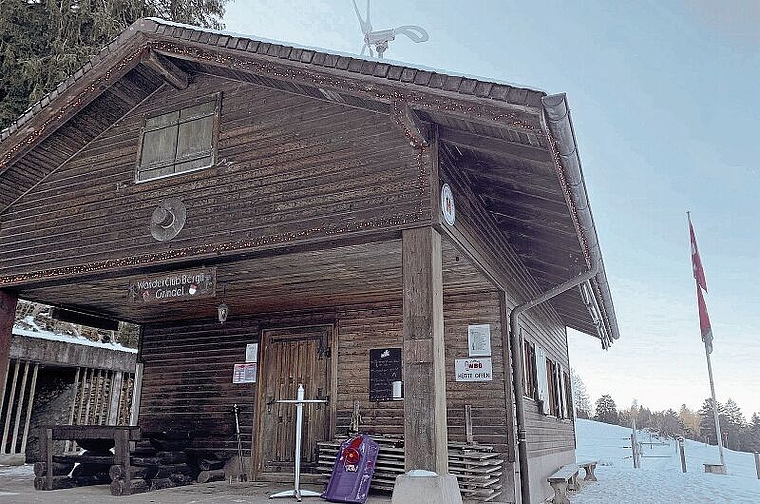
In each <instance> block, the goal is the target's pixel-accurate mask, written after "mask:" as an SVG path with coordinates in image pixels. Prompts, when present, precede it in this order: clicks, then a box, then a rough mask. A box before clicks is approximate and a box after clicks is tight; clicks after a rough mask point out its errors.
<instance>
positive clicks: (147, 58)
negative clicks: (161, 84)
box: [141, 50, 189, 89]
mask: <svg viewBox="0 0 760 504" xmlns="http://www.w3.org/2000/svg"><path fill="white" fill-rule="evenodd" d="M141 62H142V63H143V64H144V65H146V66H147V67H149V68H151V69H152V70H154V71H155V72H156V73H158V74H159V75H160V76H161V77H162V78H163V79H164V80H165V81H166V82H168V83H169V84H171V86H172V87H174V88H175V89H186V88H187V86H188V83H189V77H188V75H187V72H185V71H184V70H182V69H180V68H179V67H178V66H177V65H175V64H174V63H173V62H172V61H171V60H170V59H169V58H167V57H165V56H161V55H160V54H157V53H156V52H155V51H153V50H149V51H145V53H143V56H142V59H141Z"/></svg>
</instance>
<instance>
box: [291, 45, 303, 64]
mask: <svg viewBox="0 0 760 504" xmlns="http://www.w3.org/2000/svg"><path fill="white" fill-rule="evenodd" d="M302 54H303V49H299V48H298V47H294V48H293V50H292V51H290V60H291V61H301V55H302Z"/></svg>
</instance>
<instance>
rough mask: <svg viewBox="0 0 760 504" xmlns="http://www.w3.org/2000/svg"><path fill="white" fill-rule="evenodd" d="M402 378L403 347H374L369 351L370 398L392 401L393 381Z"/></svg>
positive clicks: (375, 400) (377, 400) (378, 400)
mask: <svg viewBox="0 0 760 504" xmlns="http://www.w3.org/2000/svg"><path fill="white" fill-rule="evenodd" d="M400 380H401V349H400V348H373V349H371V350H370V351H369V400H370V401H372V402H380V401H392V400H393V382H394V381H400Z"/></svg>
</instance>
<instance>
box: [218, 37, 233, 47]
mask: <svg viewBox="0 0 760 504" xmlns="http://www.w3.org/2000/svg"><path fill="white" fill-rule="evenodd" d="M229 40H230V38H229V37H228V36H227V35H220V36H219V38H218V39H217V40H216V45H217V46H219V47H226V46H227V42H229Z"/></svg>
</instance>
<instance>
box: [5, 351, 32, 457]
mask: <svg viewBox="0 0 760 504" xmlns="http://www.w3.org/2000/svg"><path fill="white" fill-rule="evenodd" d="M30 364H31V363H30V362H29V361H26V364H24V377H23V378H22V379H21V389H20V390H19V394H18V403H17V404H18V405H17V406H16V419H15V420H14V421H13V437H12V438H11V447H10V449H9V450H8V453H11V454H15V453H16V445H17V444H18V430H19V427H20V426H21V411H22V410H23V409H24V399H25V397H26V384H27V381H28V380H29V365H30ZM22 434H23V431H22Z"/></svg>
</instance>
